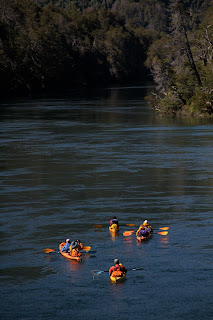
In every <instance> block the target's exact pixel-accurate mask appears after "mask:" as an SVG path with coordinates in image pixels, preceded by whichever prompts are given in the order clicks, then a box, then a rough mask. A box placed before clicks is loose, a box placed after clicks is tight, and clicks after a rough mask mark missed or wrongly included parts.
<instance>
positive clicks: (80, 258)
mask: <svg viewBox="0 0 213 320" xmlns="http://www.w3.org/2000/svg"><path fill="white" fill-rule="evenodd" d="M65 244H66V243H65V242H62V243H61V244H59V252H60V254H61V255H62V256H64V257H65V258H67V259H70V260H76V261H82V257H72V256H71V255H70V254H69V253H68V252H61V249H62V248H63V246H64V245H65Z"/></svg>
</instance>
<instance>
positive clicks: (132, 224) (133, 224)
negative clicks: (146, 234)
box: [126, 223, 135, 227]
mask: <svg viewBox="0 0 213 320" xmlns="http://www.w3.org/2000/svg"><path fill="white" fill-rule="evenodd" d="M126 226H130V227H134V226H135V223H127V224H126Z"/></svg>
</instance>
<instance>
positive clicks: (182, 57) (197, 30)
mask: <svg viewBox="0 0 213 320" xmlns="http://www.w3.org/2000/svg"><path fill="white" fill-rule="evenodd" d="M195 3H196V4H197V8H196V11H195V12H197V13H198V14H197V15H195V14H193V12H194V11H193V10H194V9H193V5H194V6H195ZM201 13H202V14H201ZM169 16H170V24H169V27H170V29H169V31H170V32H167V33H164V34H161V35H160V36H159V39H158V40H157V41H155V42H154V43H153V44H152V45H151V46H150V48H149V53H148V59H147V65H148V66H149V67H150V68H151V69H152V74H153V77H154V80H155V81H156V83H157V84H158V88H157V91H156V92H155V93H154V95H153V97H152V98H151V103H152V104H154V105H155V107H156V109H157V110H158V111H160V112H163V113H167V114H168V113H170V114H190V115H192V114H194V115H206V114H209V115H211V114H213V1H188V3H187V1H181V0H174V1H170V6H169Z"/></svg>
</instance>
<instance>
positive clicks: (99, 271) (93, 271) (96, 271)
mask: <svg viewBox="0 0 213 320" xmlns="http://www.w3.org/2000/svg"><path fill="white" fill-rule="evenodd" d="M136 270H144V268H142V267H139V268H132V269H127V271H136ZM91 272H92V275H93V277H95V276H98V275H99V274H101V273H103V272H109V270H92V271H91Z"/></svg>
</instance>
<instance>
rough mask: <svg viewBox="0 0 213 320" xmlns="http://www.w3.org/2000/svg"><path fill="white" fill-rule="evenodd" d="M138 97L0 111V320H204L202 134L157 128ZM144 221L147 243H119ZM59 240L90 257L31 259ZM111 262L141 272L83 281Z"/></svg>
mask: <svg viewBox="0 0 213 320" xmlns="http://www.w3.org/2000/svg"><path fill="white" fill-rule="evenodd" d="M147 90H151V88H149V87H143V86H138V87H120V88H106V89H103V90H96V91H95V90H94V91H90V92H77V91H74V92H73V93H72V95H69V96H64V97H63V98H59V97H57V98H55V97H54V98H48V99H47V98H42V99H32V100H29V99H25V100H21V99H20V100H16V101H13V100H10V101H3V102H2V103H1V108H0V160H1V161H0V175H1V182H0V183H1V189H0V196H1V208H0V212H1V220H0V234H1V238H0V241H1V250H0V258H1V265H0V282H1V289H0V290H1V291H0V293H1V295H0V301H1V308H0V319H1V320H16V319H21V320H34V319H36V320H39V319H42V320H66V319H76V320H81V319H89V320H96V319H97V320H99V319H101V320H108V319H122V320H123V319H125V320H127V319H128V320H131V319H149V320H158V319H174V320H176V319H178V320H179V319H181V320H183V319H184V320H190V319H193V320H194V319H197V320H200V319H202V320H210V319H213V306H212V300H213V282H212V270H213V267H212V257H213V242H212V234H213V214H212V208H213V122H212V121H210V120H187V119H182V120H180V119H166V118H159V117H158V116H157V115H156V114H154V112H153V111H152V110H150V109H149V108H148V107H147V104H146V102H145V100H144V95H145V93H146V92H147ZM114 215H116V216H117V217H118V218H119V221H120V224H121V228H120V232H119V234H118V236H116V237H114V238H113V237H112V236H111V235H110V234H109V231H108V224H109V220H110V219H111V218H112V216H114ZM144 219H148V221H149V222H150V224H151V225H152V227H153V228H154V235H153V237H152V238H151V239H150V240H148V241H147V242H146V243H142V244H141V243H137V241H136V238H135V235H133V236H130V237H124V236H123V231H126V230H131V229H133V230H136V229H137V227H138V226H139V224H140V223H141V222H142V221H143V220H144ZM127 223H135V224H136V226H135V227H128V226H126V224H127ZM96 224H102V225H103V228H100V229H95V228H93V227H94V225H96ZM164 226H169V228H170V229H169V233H168V235H167V236H161V235H159V234H158V231H159V228H160V227H164ZM67 237H69V238H71V239H72V240H75V239H79V238H80V240H81V241H82V242H83V244H84V245H90V246H91V247H92V250H96V253H93V254H91V255H90V254H86V253H84V254H83V262H82V263H77V262H75V261H69V260H66V259H65V258H64V257H62V256H61V255H60V254H58V253H57V252H55V253H51V254H45V253H44V252H43V249H44V248H53V249H55V250H56V251H57V250H58V245H59V243H60V242H62V241H64V240H65V239H66V238H67ZM114 258H119V259H120V261H121V262H122V263H123V264H124V265H125V267H126V268H128V269H131V268H134V267H143V268H144V270H143V271H133V270H130V271H129V272H128V274H127V280H126V281H125V282H123V283H121V284H117V285H113V284H112V283H110V281H109V278H108V274H107V273H106V272H104V273H102V274H100V275H99V276H97V277H95V278H93V276H92V273H91V271H92V270H103V271H105V270H108V269H109V267H110V266H111V265H112V264H113V260H114Z"/></svg>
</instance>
